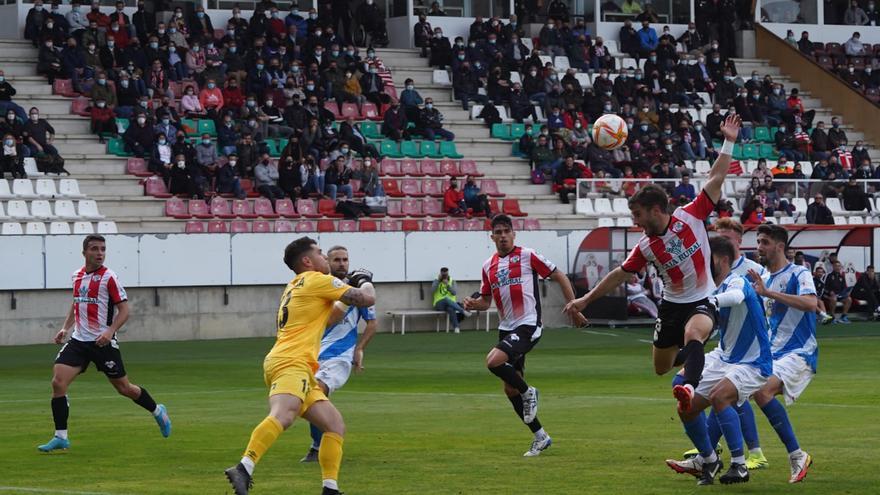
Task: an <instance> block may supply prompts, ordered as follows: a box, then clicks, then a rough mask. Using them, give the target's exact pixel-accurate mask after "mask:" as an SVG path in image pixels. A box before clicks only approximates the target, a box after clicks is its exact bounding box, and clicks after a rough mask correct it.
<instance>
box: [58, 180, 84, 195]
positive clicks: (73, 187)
mask: <svg viewBox="0 0 880 495" xmlns="http://www.w3.org/2000/svg"><path fill="white" fill-rule="evenodd" d="M58 194H60V195H61V196H64V197H65V198H84V197H85V195H84V194H83V193H81V192H79V181H78V180H76V179H61V181H60V182H59V183H58Z"/></svg>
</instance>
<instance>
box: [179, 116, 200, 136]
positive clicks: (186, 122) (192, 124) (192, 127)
mask: <svg viewBox="0 0 880 495" xmlns="http://www.w3.org/2000/svg"><path fill="white" fill-rule="evenodd" d="M180 126H181V129H183V131H184V132H185V133H186V135H187V136H198V135H199V124H198V122H196V121H195V120H193V119H180Z"/></svg>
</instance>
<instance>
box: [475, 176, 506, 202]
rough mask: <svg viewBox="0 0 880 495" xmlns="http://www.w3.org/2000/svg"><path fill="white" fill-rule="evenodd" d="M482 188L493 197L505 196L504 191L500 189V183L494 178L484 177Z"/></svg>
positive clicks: (481, 183)
mask: <svg viewBox="0 0 880 495" xmlns="http://www.w3.org/2000/svg"><path fill="white" fill-rule="evenodd" d="M480 190H481V191H482V192H484V193H486V194H488V195H489V196H491V197H493V198H503V197H504V193H502V192H501V191H499V190H498V183H497V182H495V181H494V180H493V179H484V180H481V181H480Z"/></svg>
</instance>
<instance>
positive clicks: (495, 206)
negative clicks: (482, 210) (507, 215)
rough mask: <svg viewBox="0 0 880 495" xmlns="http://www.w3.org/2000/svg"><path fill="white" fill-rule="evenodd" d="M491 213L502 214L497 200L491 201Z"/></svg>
mask: <svg viewBox="0 0 880 495" xmlns="http://www.w3.org/2000/svg"><path fill="white" fill-rule="evenodd" d="M489 211H491V212H493V213H500V212H501V207H499V206H498V200H497V199H490V200H489Z"/></svg>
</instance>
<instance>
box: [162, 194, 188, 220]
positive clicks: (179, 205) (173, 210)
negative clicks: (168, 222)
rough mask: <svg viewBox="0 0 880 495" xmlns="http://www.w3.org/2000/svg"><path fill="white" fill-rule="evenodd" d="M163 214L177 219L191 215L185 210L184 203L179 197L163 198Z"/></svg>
mask: <svg viewBox="0 0 880 495" xmlns="http://www.w3.org/2000/svg"><path fill="white" fill-rule="evenodd" d="M165 216H166V217H174V218H178V219H187V218H191V217H192V215H190V214H189V213H187V211H186V203H184V202H183V200H182V199H180V198H168V199H167V200H165Z"/></svg>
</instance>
